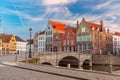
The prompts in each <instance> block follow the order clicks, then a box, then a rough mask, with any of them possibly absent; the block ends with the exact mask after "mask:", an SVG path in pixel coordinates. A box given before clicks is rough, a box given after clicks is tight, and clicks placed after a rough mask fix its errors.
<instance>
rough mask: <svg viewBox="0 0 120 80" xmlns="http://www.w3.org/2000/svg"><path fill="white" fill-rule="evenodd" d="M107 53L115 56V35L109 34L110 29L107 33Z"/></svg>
mask: <svg viewBox="0 0 120 80" xmlns="http://www.w3.org/2000/svg"><path fill="white" fill-rule="evenodd" d="M106 52H107V53H108V54H109V53H111V54H113V34H111V33H110V32H109V29H107V33H106Z"/></svg>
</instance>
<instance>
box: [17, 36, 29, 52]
mask: <svg viewBox="0 0 120 80" xmlns="http://www.w3.org/2000/svg"><path fill="white" fill-rule="evenodd" d="M15 38H16V52H17V53H18V54H19V53H25V52H26V45H27V42H25V41H24V40H23V39H21V38H20V37H19V36H15Z"/></svg>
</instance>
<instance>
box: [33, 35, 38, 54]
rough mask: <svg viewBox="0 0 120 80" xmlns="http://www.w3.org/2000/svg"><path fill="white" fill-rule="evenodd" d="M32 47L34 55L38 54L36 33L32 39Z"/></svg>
mask: <svg viewBox="0 0 120 80" xmlns="http://www.w3.org/2000/svg"><path fill="white" fill-rule="evenodd" d="M33 46H34V53H35V54H37V53H38V33H35V36H34V38H33Z"/></svg>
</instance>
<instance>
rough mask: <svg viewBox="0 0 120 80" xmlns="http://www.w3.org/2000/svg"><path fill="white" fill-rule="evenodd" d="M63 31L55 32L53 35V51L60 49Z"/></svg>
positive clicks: (59, 50)
mask: <svg viewBox="0 0 120 80" xmlns="http://www.w3.org/2000/svg"><path fill="white" fill-rule="evenodd" d="M63 34H64V33H59V32H56V33H55V34H54V36H53V50H54V52H61V51H62V37H63Z"/></svg>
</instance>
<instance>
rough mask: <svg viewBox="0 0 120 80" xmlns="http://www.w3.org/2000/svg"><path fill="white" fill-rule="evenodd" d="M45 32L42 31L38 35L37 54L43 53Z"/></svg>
mask: <svg viewBox="0 0 120 80" xmlns="http://www.w3.org/2000/svg"><path fill="white" fill-rule="evenodd" d="M45 41H46V38H45V31H42V32H40V33H39V35H38V53H43V52H44V51H45Z"/></svg>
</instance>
